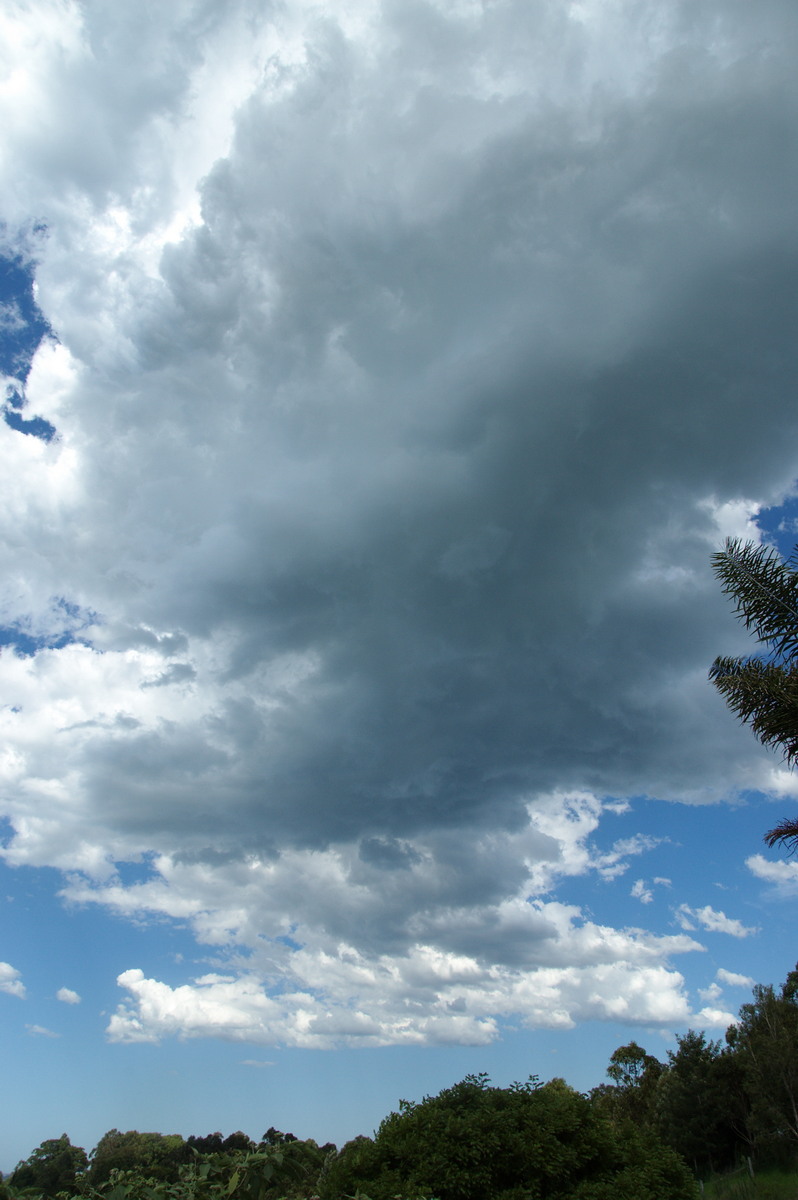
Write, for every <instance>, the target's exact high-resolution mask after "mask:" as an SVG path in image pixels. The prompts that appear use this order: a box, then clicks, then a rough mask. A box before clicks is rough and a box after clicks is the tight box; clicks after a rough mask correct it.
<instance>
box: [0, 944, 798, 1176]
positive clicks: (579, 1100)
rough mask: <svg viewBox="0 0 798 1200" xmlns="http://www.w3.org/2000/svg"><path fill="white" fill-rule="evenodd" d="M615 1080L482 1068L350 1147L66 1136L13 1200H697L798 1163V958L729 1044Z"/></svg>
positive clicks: (646, 1060)
mask: <svg viewBox="0 0 798 1200" xmlns="http://www.w3.org/2000/svg"><path fill="white" fill-rule="evenodd" d="M607 1075H608V1077H609V1079H610V1081H611V1082H610V1083H608V1084H602V1085H601V1086H600V1087H597V1088H594V1089H593V1091H592V1092H590V1094H589V1095H582V1094H580V1093H579V1092H576V1091H574V1089H573V1088H571V1087H569V1086H568V1085H567V1084H566V1083H565V1082H564V1080H561V1079H553V1080H550V1081H549V1082H548V1083H544V1084H541V1083H540V1082H539V1080H538V1079H537V1078H536V1077H534V1076H533V1077H531V1078H530V1079H529V1080H528V1081H527V1082H526V1083H522V1084H521V1083H517V1084H513V1085H512V1086H511V1087H509V1088H499V1087H493V1086H491V1085H490V1082H489V1080H488V1078H487V1076H485V1075H475V1076H467V1077H466V1079H464V1080H463V1081H462V1082H461V1083H458V1084H455V1085H454V1086H453V1087H450V1088H446V1089H444V1091H442V1092H440V1093H439V1094H438V1095H437V1096H428V1097H426V1098H425V1099H423V1100H421V1101H420V1102H418V1103H413V1102H409V1101H400V1104H399V1110H398V1111H397V1112H393V1113H391V1114H390V1115H389V1116H387V1117H386V1118H385V1120H384V1121H383V1122H382V1124H381V1125H380V1126H379V1129H378V1130H377V1132H376V1133H375V1135H374V1137H373V1138H368V1137H358V1138H355V1139H354V1140H353V1141H351V1142H347V1144H346V1145H345V1146H344V1147H343V1148H342V1149H341V1150H340V1151H339V1150H338V1149H337V1148H336V1146H335V1145H334V1144H333V1143H328V1144H327V1145H324V1146H319V1145H318V1144H317V1143H316V1142H315V1141H313V1140H312V1139H311V1140H306V1141H301V1140H300V1139H298V1138H296V1137H294V1136H293V1135H292V1134H290V1133H289V1134H283V1133H281V1132H280V1131H279V1130H276V1129H274V1128H271V1129H269V1130H268V1131H267V1132H266V1133H265V1134H264V1136H263V1138H262V1139H261V1141H260V1142H257V1143H256V1142H253V1141H251V1140H250V1138H248V1137H247V1135H246V1134H243V1133H234V1134H231V1135H230V1136H229V1137H226V1138H223V1137H222V1135H221V1134H219V1133H214V1134H210V1135H209V1136H207V1137H189V1138H187V1139H183V1138H182V1137H180V1136H179V1135H177V1134H175V1135H163V1134H158V1133H139V1132H136V1131H132V1132H128V1133H120V1132H119V1130H116V1129H113V1130H110V1131H109V1132H108V1133H107V1134H105V1136H104V1137H103V1138H101V1139H100V1141H99V1142H98V1144H97V1146H96V1147H95V1148H94V1150H93V1151H92V1152H91V1154H90V1155H87V1154H86V1152H85V1150H83V1149H82V1148H81V1147H79V1146H73V1145H72V1144H71V1143H70V1140H69V1138H68V1137H67V1135H66V1134H64V1135H62V1136H61V1137H60V1138H57V1139H52V1140H50V1141H46V1142H43V1143H42V1144H41V1146H39V1147H37V1149H36V1150H34V1151H33V1153H32V1154H31V1156H30V1157H29V1158H28V1159H26V1160H25V1161H24V1162H21V1163H19V1164H18V1166H17V1167H16V1169H15V1170H14V1171H13V1172H12V1174H11V1175H10V1176H9V1178H8V1179H7V1180H6V1181H5V1182H4V1183H3V1182H0V1200H18V1198H19V1200H33V1198H34V1197H48V1198H55V1197H62V1198H63V1200H70V1198H71V1197H75V1196H81V1197H85V1198H86V1200H279V1198H281V1197H286V1198H289V1200H311V1198H315V1197H318V1198H319V1200H343V1198H344V1197H360V1198H361V1200H366V1198H367V1197H368V1198H370V1200H395V1198H396V1197H401V1198H403V1200H431V1198H435V1200H566V1198H567V1200H694V1197H696V1196H697V1195H698V1191H697V1187H698V1185H697V1183H696V1180H697V1179H703V1178H706V1177H707V1176H709V1175H710V1174H712V1173H720V1172H724V1171H728V1170H731V1169H733V1168H735V1167H736V1166H738V1165H739V1164H740V1163H741V1162H743V1163H748V1164H754V1165H755V1166H756V1167H757V1169H762V1168H765V1167H770V1166H781V1167H791V1166H793V1165H794V1164H795V1162H796V1160H798V967H797V968H796V970H795V971H792V972H790V974H789V975H788V977H787V980H786V982H785V983H784V984H783V985H782V986H781V987H780V988H774V987H771V986H757V987H756V988H754V994H753V999H752V1001H751V1003H749V1004H745V1005H743V1007H742V1008H741V1010H740V1015H739V1019H738V1021H737V1023H736V1024H734V1025H732V1026H731V1027H730V1028H729V1029H728V1030H727V1032H726V1037H725V1040H724V1041H723V1042H720V1041H711V1040H708V1039H707V1038H706V1036H705V1035H704V1034H703V1033H695V1032H693V1031H690V1032H688V1033H687V1034H685V1035H684V1036H683V1037H681V1038H679V1039H677V1047H676V1049H675V1050H673V1051H669V1052H668V1055H667V1061H665V1062H662V1061H660V1060H659V1059H657V1058H656V1057H654V1056H653V1055H651V1054H648V1053H647V1052H646V1051H645V1049H644V1048H643V1047H642V1046H639V1045H638V1044H637V1043H636V1042H631V1043H630V1044H629V1045H627V1046H621V1047H619V1048H618V1049H617V1050H616V1051H615V1052H614V1053H613V1055H612V1056H611V1059H610V1063H609V1067H608V1070H607Z"/></svg>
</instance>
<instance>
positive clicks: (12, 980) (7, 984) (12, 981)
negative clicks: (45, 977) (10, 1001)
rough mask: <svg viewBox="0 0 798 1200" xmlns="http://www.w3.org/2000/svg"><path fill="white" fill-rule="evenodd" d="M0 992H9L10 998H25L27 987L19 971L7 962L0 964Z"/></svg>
mask: <svg viewBox="0 0 798 1200" xmlns="http://www.w3.org/2000/svg"><path fill="white" fill-rule="evenodd" d="M0 992H7V993H8V995H9V996H19V998H20V999H21V1000H22V999H24V998H25V985H24V983H23V982H22V979H21V978H20V974H19V971H18V970H17V969H16V967H12V966H11V964H10V963H7V962H0Z"/></svg>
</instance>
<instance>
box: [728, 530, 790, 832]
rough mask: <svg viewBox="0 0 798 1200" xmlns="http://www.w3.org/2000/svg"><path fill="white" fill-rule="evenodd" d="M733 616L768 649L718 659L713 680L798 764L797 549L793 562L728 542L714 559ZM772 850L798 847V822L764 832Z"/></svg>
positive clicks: (764, 737) (767, 741) (766, 741)
mask: <svg viewBox="0 0 798 1200" xmlns="http://www.w3.org/2000/svg"><path fill="white" fill-rule="evenodd" d="M712 568H713V570H714V572H715V575H716V576H717V578H718V579H719V580H720V583H721V587H722V589H723V591H724V592H725V593H726V595H728V596H732V597H733V598H734V600H735V610H734V611H735V614H736V615H737V616H738V617H739V618H740V620H741V621H742V622H743V624H744V625H745V627H746V629H750V630H751V632H752V633H753V634H754V636H755V637H756V639H757V641H759V642H761V643H762V645H763V646H764V647H765V648H766V653H765V654H764V655H760V656H756V655H752V656H751V657H748V658H728V657H718V658H716V659H715V661H714V663H713V664H712V667H711V668H710V672H709V678H710V679H711V681H712V682H713V683H714V685H715V687H716V688H717V689H718V691H719V692H720V693H721V695H722V696H723V697H724V699H725V700H726V703H727V704H728V706H729V708H730V709H731V710H732V712H734V713H736V715H737V716H738V717H739V718H740V720H741V721H744V722H745V723H746V724H748V725H750V726H751V729H752V730H753V732H754V733H755V734H756V736H757V737H758V738H759V740H760V742H762V744H763V745H765V746H772V747H774V748H779V749H781V751H782V753H783V755H784V758H785V760H786V761H787V763H788V765H790V766H794V765H795V764H796V762H798V547H796V549H795V551H794V552H793V555H792V557H791V558H790V559H789V561H788V562H785V561H784V559H783V558H782V557H781V555H780V554H779V552H778V551H777V550H775V549H774V548H773V547H772V546H762V545H758V544H757V543H756V542H743V541H741V540H740V539H739V538H728V539H727V541H726V544H725V546H724V548H723V550H721V551H719V552H718V553H717V554H713V556H712ZM765 841H766V842H767V843H768V845H769V846H773V845H775V844H776V843H784V844H785V845H786V846H787V847H788V849H789V850H790V852H793V851H795V850H796V849H798V818H788V819H785V820H783V821H781V822H780V823H779V824H778V825H776V826H775V828H774V829H771V830H769V831H768V832H767V833H766V834H765Z"/></svg>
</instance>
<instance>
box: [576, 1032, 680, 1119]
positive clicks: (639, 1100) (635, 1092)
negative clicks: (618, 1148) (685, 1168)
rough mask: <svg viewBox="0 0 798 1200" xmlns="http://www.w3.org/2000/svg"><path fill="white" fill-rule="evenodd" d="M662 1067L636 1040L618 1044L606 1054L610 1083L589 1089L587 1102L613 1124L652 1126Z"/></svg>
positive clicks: (663, 1068)
mask: <svg viewBox="0 0 798 1200" xmlns="http://www.w3.org/2000/svg"><path fill="white" fill-rule="evenodd" d="M664 1070H665V1067H664V1066H663V1065H662V1063H661V1062H660V1061H659V1059H658V1058H654V1056H653V1054H647V1053H646V1051H645V1050H644V1049H643V1047H642V1046H638V1044H637V1042H629V1044H628V1045H627V1046H619V1047H618V1049H617V1050H613V1052H612V1054H611V1055H610V1065H609V1066H608V1067H607V1074H608V1075H609V1077H610V1079H611V1080H612V1082H613V1085H614V1086H609V1085H608V1084H600V1085H599V1086H598V1087H596V1088H593V1090H592V1091H591V1093H590V1099H591V1102H592V1103H593V1105H594V1106H595V1107H596V1108H597V1109H598V1111H599V1112H601V1114H602V1115H603V1116H605V1117H606V1118H607V1119H608V1120H610V1121H611V1122H612V1123H613V1124H614V1125H616V1126H620V1125H622V1124H623V1123H624V1122H627V1121H630V1120H631V1121H634V1122H635V1124H638V1125H639V1124H641V1123H642V1124H643V1125H647V1126H652V1125H653V1123H654V1102H655V1098H656V1094H657V1082H658V1080H659V1078H660V1076H661V1075H662V1072H663V1071H664Z"/></svg>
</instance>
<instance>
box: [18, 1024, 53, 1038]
mask: <svg viewBox="0 0 798 1200" xmlns="http://www.w3.org/2000/svg"><path fill="white" fill-rule="evenodd" d="M25 1028H26V1029H27V1031H28V1033H29V1034H30V1035H31V1037H45V1038H58V1037H60V1036H61V1034H60V1033H54V1032H53V1030H52V1029H47V1028H46V1027H45V1026H44V1025H26V1026H25Z"/></svg>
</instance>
